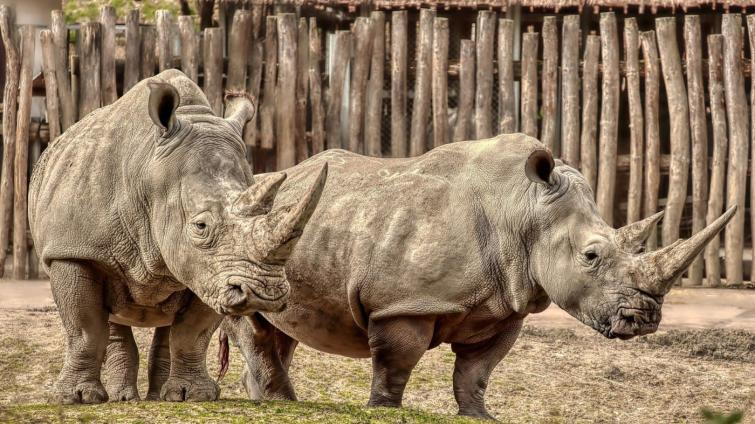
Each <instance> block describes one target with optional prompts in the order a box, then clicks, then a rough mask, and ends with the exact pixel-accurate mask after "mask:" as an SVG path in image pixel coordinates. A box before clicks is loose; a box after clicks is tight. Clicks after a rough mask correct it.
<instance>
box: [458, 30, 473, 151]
mask: <svg viewBox="0 0 755 424" xmlns="http://www.w3.org/2000/svg"><path fill="white" fill-rule="evenodd" d="M459 50H460V51H459V106H458V108H457V110H456V128H455V129H454V141H464V140H471V139H472V116H473V115H474V109H473V108H474V79H475V46H474V41H472V40H461V46H460V48H459Z"/></svg>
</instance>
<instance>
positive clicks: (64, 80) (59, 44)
mask: <svg viewBox="0 0 755 424" xmlns="http://www.w3.org/2000/svg"><path fill="white" fill-rule="evenodd" d="M50 30H51V31H52V36H53V40H54V42H55V50H56V52H55V77H56V80H57V83H58V99H60V119H61V120H60V128H61V131H65V130H66V129H68V127H70V126H71V125H73V123H74V122H76V116H77V114H78V111H77V110H76V104H75V103H74V101H73V95H72V94H71V82H70V80H69V75H70V73H69V70H68V69H69V68H68V60H69V59H68V25H67V24H66V20H65V16H64V15H63V11H62V10H53V11H52V22H51V24H50ZM6 98H7V97H6ZM1 247H2V246H0V248H1Z"/></svg>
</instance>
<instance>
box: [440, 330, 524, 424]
mask: <svg viewBox="0 0 755 424" xmlns="http://www.w3.org/2000/svg"><path fill="white" fill-rule="evenodd" d="M521 329H522V320H521V319H515V320H512V321H511V322H510V323H508V325H506V327H505V328H504V329H503V330H502V331H501V332H500V333H498V334H496V335H495V336H494V337H492V338H490V339H488V340H484V341H482V342H479V343H474V344H458V343H453V344H451V349H452V350H453V351H454V353H455V354H456V363H455V364H454V397H456V403H457V404H458V405H459V415H465V416H470V417H477V418H486V419H494V418H493V416H492V415H490V414H489V413H488V411H487V409H486V408H485V390H486V389H487V387H488V379H489V377H490V373H492V372H493V369H494V368H495V366H496V365H498V363H499V362H501V360H502V359H503V357H504V356H506V354H507V353H508V352H509V350H510V349H511V347H512V346H514V342H515V341H516V339H517V337H518V336H519V331H520V330H521Z"/></svg>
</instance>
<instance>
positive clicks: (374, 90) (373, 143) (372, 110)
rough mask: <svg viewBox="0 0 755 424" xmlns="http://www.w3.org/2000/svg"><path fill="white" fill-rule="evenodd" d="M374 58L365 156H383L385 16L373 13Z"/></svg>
mask: <svg viewBox="0 0 755 424" xmlns="http://www.w3.org/2000/svg"><path fill="white" fill-rule="evenodd" d="M370 19H371V20H372V36H373V40H374V41H373V43H372V58H371V59H370V80H369V81H368V83H367V111H366V115H365V121H364V139H365V154H367V155H369V156H374V157H380V156H382V143H381V141H382V140H381V138H382V137H381V134H382V124H383V79H384V74H385V67H384V66H385V65H384V64H385V59H386V58H385V14H384V13H383V12H372V13H371V14H370Z"/></svg>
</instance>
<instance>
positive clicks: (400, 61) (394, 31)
mask: <svg viewBox="0 0 755 424" xmlns="http://www.w3.org/2000/svg"><path fill="white" fill-rule="evenodd" d="M407 30H408V28H407V24H406V11H405V10H399V11H394V12H391V156H393V157H394V158H398V157H406V155H407V153H408V149H407V140H406V92H407V85H406V62H407V51H406V37H407V35H406V33H407Z"/></svg>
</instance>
